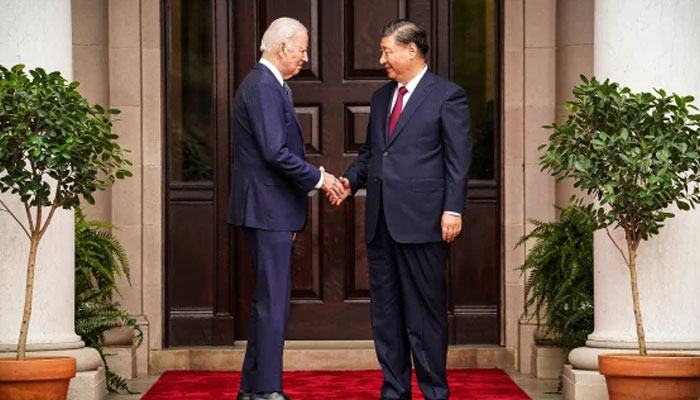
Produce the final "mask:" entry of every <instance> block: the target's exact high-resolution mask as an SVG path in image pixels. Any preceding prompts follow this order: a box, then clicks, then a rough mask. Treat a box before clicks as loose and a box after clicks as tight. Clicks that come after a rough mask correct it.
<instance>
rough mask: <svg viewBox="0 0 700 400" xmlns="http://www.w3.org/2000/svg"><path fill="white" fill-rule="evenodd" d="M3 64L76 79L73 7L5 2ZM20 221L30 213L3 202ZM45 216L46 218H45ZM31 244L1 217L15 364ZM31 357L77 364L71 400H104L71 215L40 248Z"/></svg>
mask: <svg viewBox="0 0 700 400" xmlns="http://www.w3.org/2000/svg"><path fill="white" fill-rule="evenodd" d="M0 10H2V12H1V13H0V37H2V38H3V40H2V42H0V64H2V65H4V66H5V67H8V68H9V67H11V66H13V65H15V64H20V63H21V64H25V65H26V69H27V70H28V69H31V68H35V67H42V68H44V69H46V70H47V71H60V72H61V74H62V75H63V76H64V77H66V79H68V80H70V79H71V78H72V76H73V73H72V72H73V64H72V52H71V46H72V43H71V2H70V0H55V1H50V2H46V1H43V0H0ZM0 197H1V198H2V200H3V202H4V203H5V204H7V205H8V207H9V208H10V209H12V210H13V212H14V213H15V215H17V216H18V217H19V218H20V219H22V220H26V218H25V217H24V213H23V212H22V211H23V206H22V204H21V203H20V201H19V199H17V197H16V196H15V195H12V194H7V193H6V194H0ZM45 215H46V213H45ZM28 253H29V240H28V239H27V238H26V236H25V235H24V233H23V232H22V230H21V228H20V227H19V225H18V224H17V223H16V222H15V221H14V220H13V219H12V218H11V217H10V216H9V215H8V214H7V213H5V212H0V260H2V262H0V357H13V356H14V355H15V353H14V352H15V350H16V347H17V342H18V340H19V330H20V324H21V321H22V311H23V306H24V297H25V296H24V290H25V283H26V265H27V256H28ZM27 347H28V349H29V351H30V352H31V353H32V354H31V355H32V356H35V355H65V356H70V357H75V358H76V359H77V362H78V371H79V372H78V376H77V377H76V378H75V379H73V381H72V382H71V388H70V392H69V399H78V398H80V399H95V398H103V397H104V371H103V370H102V364H101V360H100V357H99V354H98V353H97V351H96V350H94V349H91V348H85V345H84V343H83V342H82V341H81V340H80V337H79V336H78V335H76V334H75V330H74V222H73V211H72V210H59V211H57V212H56V214H55V215H54V218H53V221H52V222H51V225H50V226H49V229H48V230H47V232H46V235H45V236H44V238H43V239H42V242H41V244H40V246H39V252H38V256H37V265H36V277H35V288H34V302H33V311H32V317H31V321H30V326H29V337H28V346H27Z"/></svg>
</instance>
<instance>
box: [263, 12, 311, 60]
mask: <svg viewBox="0 0 700 400" xmlns="http://www.w3.org/2000/svg"><path fill="white" fill-rule="evenodd" d="M299 31H306V27H305V26H304V24H302V23H301V22H299V21H297V20H296V19H294V18H289V17H282V18H277V19H276V20H274V21H272V23H271V24H270V26H268V27H267V30H266V31H265V33H264V34H263V37H262V40H261V41H260V51H261V52H263V53H265V52H268V51H273V50H274V49H275V47H277V46H279V45H280V44H282V43H288V42H289V39H291V38H292V37H294V35H296V34H297V32H299Z"/></svg>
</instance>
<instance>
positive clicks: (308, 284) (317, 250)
mask: <svg viewBox="0 0 700 400" xmlns="http://www.w3.org/2000/svg"><path fill="white" fill-rule="evenodd" d="M164 1H165V2H166V4H167V7H166V8H165V9H166V10H170V11H166V19H167V18H170V20H168V21H170V22H168V21H166V28H167V29H166V32H170V33H169V34H170V36H169V37H167V36H166V41H167V42H168V43H169V46H168V49H169V53H168V52H166V60H170V62H169V63H167V65H169V67H168V68H169V69H168V77H167V82H166V87H167V88H168V93H169V96H168V99H169V101H168V105H167V107H168V121H169V123H168V137H167V140H168V143H172V145H175V139H177V137H178V136H177V134H178V133H177V130H176V128H177V126H176V124H172V123H170V121H171V119H172V120H175V119H176V117H177V115H178V114H177V113H176V112H175V111H176V110H178V108H177V107H178V103H177V100H178V99H180V101H182V99H181V98H177V96H172V93H173V92H179V91H181V89H180V87H181V86H182V85H183V79H182V76H179V75H178V74H177V72H178V69H177V68H176V67H177V65H178V64H177V62H176V61H177V60H178V58H177V55H178V53H179V52H182V43H184V42H183V40H182V38H179V39H178V36H177V34H178V32H185V30H184V29H183V27H182V26H181V27H180V30H179V31H178V29H172V28H173V24H174V23H183V22H182V21H183V19H182V18H181V17H180V19H178V20H177V21H175V22H173V21H171V20H172V19H173V18H172V16H170V17H168V15H171V14H173V13H172V12H171V11H172V5H173V4H175V5H181V4H180V3H181V2H182V1H183V0H179V2H178V1H176V0H164ZM484 1H487V2H488V1H489V0H461V1H459V0H453V1H450V2H442V1H438V0H432V1H431V0H420V1H419V0H394V1H388V0H387V1H376V0H354V1H353V0H343V1H341V0H337V1H335V0H334V1H321V0H293V1H291V0H235V1H226V0H212V2H213V3H212V4H213V10H214V15H213V16H211V19H212V21H213V22H212V24H213V26H211V28H210V29H211V32H213V36H214V38H213V39H210V41H211V42H212V43H211V46H212V54H213V56H212V57H213V61H212V63H213V69H212V74H213V77H212V81H213V82H215V85H214V88H213V89H212V90H211V93H210V96H211V97H210V101H211V102H212V103H211V104H214V108H213V111H212V113H211V115H210V118H211V121H212V124H211V128H210V129H209V132H210V135H212V138H211V142H212V143H213V147H214V149H215V150H213V158H214V159H213V163H214V167H213V175H214V176H213V177H211V178H210V180H209V181H205V182H191V183H188V182H185V183H183V182H179V181H176V180H175V179H174V177H172V176H171V177H169V178H168V179H169V180H168V182H169V186H168V188H169V189H168V191H167V192H168V199H167V201H168V216H167V219H166V221H167V225H168V226H167V232H168V238H167V241H168V243H167V248H168V253H167V254H168V259H167V261H166V263H167V266H166V272H167V275H168V281H167V282H168V288H167V310H166V312H167V315H168V316H167V321H168V322H167V326H166V330H167V331H166V337H167V343H166V344H167V345H170V346H173V345H203V344H231V343H232V342H233V340H239V339H244V338H245V336H246V332H247V327H248V314H249V307H250V298H251V296H252V290H253V279H252V267H251V262H250V258H249V255H248V251H247V248H246V244H245V240H244V239H243V235H242V233H241V232H240V230H238V229H235V228H229V227H228V226H227V225H226V224H225V222H224V221H225V217H226V201H227V198H228V190H229V187H230V186H229V185H230V182H229V181H228V179H229V171H230V168H231V165H232V163H233V160H232V159H231V154H232V153H231V151H230V148H231V142H230V140H231V136H232V135H231V132H230V131H229V129H230V128H229V126H230V123H229V115H230V112H231V106H232V104H231V102H232V99H233V95H234V93H235V89H236V88H237V86H238V85H239V84H240V82H241V81H242V80H243V78H244V77H245V75H246V74H247V73H248V71H249V70H250V68H251V67H252V66H253V65H254V64H255V63H256V62H257V60H258V59H259V57H260V52H259V42H260V38H261V37H262V34H263V32H264V30H265V28H266V27H267V26H268V24H269V23H270V22H271V21H272V20H274V19H275V18H277V17H280V16H290V17H293V18H296V19H298V20H300V21H301V22H302V23H303V24H304V25H305V26H307V27H308V28H309V39H310V40H309V58H310V62H309V63H307V64H306V65H304V67H303V69H302V72H301V73H300V74H299V75H298V76H297V77H295V78H294V79H292V80H291V81H290V86H291V88H292V90H293V92H294V102H295V109H296V111H297V113H298V115H299V119H300V122H301V124H302V127H303V135H304V140H305V142H306V152H307V160H308V161H309V162H311V163H313V164H314V165H317V166H321V165H322V166H324V167H325V168H326V170H328V171H329V172H331V173H335V174H340V173H342V172H343V171H344V170H345V169H346V168H347V167H348V166H349V165H350V164H351V163H352V161H353V160H354V159H355V157H356V156H357V152H358V151H359V148H360V146H361V145H362V144H363V143H364V141H365V136H366V127H367V122H368V118H369V112H370V109H369V99H370V97H371V94H372V93H373V92H374V91H375V90H377V89H378V88H379V87H381V86H382V85H383V84H384V83H385V82H387V78H386V74H385V71H384V69H383V68H382V67H381V65H379V50H378V48H379V39H380V38H379V30H380V29H381V27H382V26H383V25H384V24H385V23H386V22H388V21H389V20H392V19H395V18H399V17H408V18H412V19H414V20H416V21H418V22H419V23H421V24H423V25H424V26H425V27H426V29H427V31H428V34H429V38H430V40H431V48H430V52H429V56H428V61H429V65H430V68H431V70H433V71H434V72H436V73H438V74H440V75H442V76H444V77H447V78H450V77H452V76H453V75H456V76H457V77H458V78H459V77H460V76H468V77H470V79H462V78H460V79H461V80H462V81H464V83H462V82H458V83H460V84H462V85H463V86H465V87H468V86H469V85H471V86H473V87H474V88H476V89H474V90H482V89H481V87H479V86H478V85H477V84H478V83H479V82H480V81H481V80H483V79H489V76H482V75H479V76H473V74H472V73H471V72H469V73H466V74H465V73H462V74H461V75H460V73H457V74H455V71H454V69H455V68H462V64H459V63H455V62H454V60H453V57H452V52H453V47H454V46H453V45H452V43H453V42H454V41H457V40H464V38H461V37H458V36H460V35H462V36H464V35H470V34H471V33H469V32H468V31H467V33H464V32H465V31H464V29H463V28H459V29H451V28H450V26H452V25H454V26H457V27H462V25H463V24H462V25H460V24H451V23H450V22H449V21H450V19H451V18H452V17H453V11H454V10H453V9H457V10H458V11H459V10H463V9H466V10H467V11H459V12H461V13H464V12H467V13H473V12H474V11H473V9H474V8H473V7H472V8H469V7H466V8H465V7H464V4H461V3H464V2H467V3H469V4H468V5H470V6H473V4H471V3H473V2H481V3H483V2H484ZM492 2H493V4H496V5H497V2H496V1H492ZM176 3H177V4H176ZM459 7H462V8H459ZM495 7H496V8H495V11H496V12H497V10H498V7H497V6H495ZM475 9H476V10H477V11H478V12H479V13H482V17H483V18H487V17H485V15H487V14H486V13H485V11H483V7H482V8H478V7H477V8H475ZM479 10H481V11H479ZM168 12H171V14H168ZM173 15H174V14H173ZM190 18H192V17H190ZM460 18H461V17H460ZM205 19H206V18H205ZM178 21H179V22H178ZM492 23H494V24H495V23H496V21H495V20H494V21H492ZM484 24H486V25H488V22H487V23H484V22H483V21H482V25H484ZM483 28H484V26H479V28H475V29H483ZM491 28H492V29H494V27H491ZM460 29H461V30H460ZM173 32H174V33H173ZM179 34H180V35H182V33H179ZM498 42H499V41H498V40H495V41H494V40H492V45H494V49H492V51H491V53H489V54H491V55H492V56H494V57H495V56H496V53H497V52H496V51H495V46H496V44H497V43H498ZM460 43H461V42H460ZM494 43H496V44H494ZM200 44H201V43H200ZM178 46H180V49H179V50H178V49H177V47H178ZM458 50H459V52H458V55H459V54H471V55H469V57H472V58H474V57H475V56H474V55H473V54H472V53H469V51H467V50H469V49H467V50H465V49H463V48H461V47H460V48H458ZM482 53H483V51H482ZM459 57H462V56H459ZM476 58H478V57H476ZM482 58H483V57H482ZM459 60H462V59H461V58H460V59H459ZM460 62H461V61H460ZM478 62H479V63H480V65H481V67H480V68H479V69H477V70H478V71H481V72H483V71H484V70H487V69H489V68H491V69H494V70H495V71H491V75H490V78H493V77H494V76H497V75H498V74H497V69H496V68H495V67H494V65H496V66H497V65H499V63H498V62H497V60H495V61H494V62H491V63H490V64H487V63H483V62H481V61H478ZM482 64H483V65H482ZM467 65H469V64H467ZM460 71H461V70H460ZM470 71H471V69H470ZM481 72H480V73H481ZM185 83H186V82H185ZM495 85H497V83H495ZM471 86H469V87H471ZM492 86H493V85H492ZM490 93H491V97H492V98H493V96H494V93H497V91H492V92H490ZM487 97H488V96H485V95H481V94H479V95H477V96H475V99H474V100H472V101H471V102H470V107H479V113H482V110H483V105H482V103H484V102H485V101H486V100H485V99H486V98H487ZM472 102H473V103H474V104H472ZM491 107H494V104H493V103H492V104H491ZM491 110H492V111H491V112H492V113H491V117H492V119H490V120H488V121H487V123H490V124H491V126H490V128H489V129H485V130H481V131H480V135H482V136H483V137H488V135H489V134H490V135H491V139H492V142H491V144H490V145H491V147H490V148H489V147H488V143H487V145H486V147H484V148H485V149H487V150H488V149H491V151H492V152H493V154H497V153H498V151H499V148H498V146H499V145H498V143H499V141H498V139H497V137H498V135H497V132H499V128H498V126H497V122H496V121H498V118H496V116H495V115H494V113H493V108H492V109H491ZM193 112H195V113H196V111H193ZM482 114H483V113H482ZM484 115H485V114H484ZM200 117H201V116H200ZM480 121H481V120H480ZM483 132H486V134H485V136H484V135H483ZM479 157H480V159H481V158H483V157H482V156H479ZM497 160H498V159H497V158H493V157H492V158H491V159H490V160H486V161H484V162H482V164H483V163H486V164H488V163H489V162H491V164H492V168H491V170H490V171H492V175H491V176H489V177H488V179H483V178H482V177H481V176H479V177H478V180H474V181H470V194H469V207H468V209H467V213H466V215H465V219H464V233H463V235H462V236H461V237H460V238H459V239H458V240H457V241H456V242H455V244H453V245H452V246H451V253H450V257H449V263H448V266H447V268H448V288H446V290H447V291H448V302H449V304H448V307H449V315H448V318H449V321H450V341H451V343H491V344H498V343H499V332H500V329H499V315H500V311H499V304H500V287H501V283H500V262H499V253H500V240H499V237H500V236H499V229H498V227H499V210H500V206H499V183H498V173H497V165H495V164H497V162H498V161H497ZM174 161H177V162H179V163H180V164H182V163H183V162H184V161H183V160H173V162H174ZM185 161H186V160H185ZM169 162H170V161H169ZM480 162H481V161H480ZM180 164H178V165H180ZM480 165H481V164H480ZM494 171H495V173H493V172H494ZM182 193H189V194H188V195H187V196H183V195H182ZM323 197H324V196H323V194H322V193H320V192H317V193H313V194H311V195H310V196H309V199H308V220H307V224H306V228H305V229H304V231H303V232H300V233H299V234H298V236H297V240H296V242H295V244H294V250H293V259H292V306H291V315H290V321H289V326H288V331H287V338H288V339H306V340H310V339H316V340H327V339H369V338H371V326H370V320H369V271H368V265H367V250H366V246H365V244H364V211H365V209H364V207H365V203H364V200H365V191H364V189H361V190H360V191H359V192H358V193H357V195H356V196H355V197H354V198H353V199H350V200H349V201H348V202H346V203H344V204H343V205H341V206H340V207H339V208H336V209H334V208H332V207H331V206H330V205H329V204H328V202H327V201H326V200H325V199H324V198H323ZM194 245H196V247H197V249H195V250H193V251H194V252H195V253H196V256H183V255H182V253H183V252H184V250H183V249H185V247H183V246H188V247H187V249H192V248H193V247H194ZM188 251H189V250H188ZM193 257H194V258H193ZM192 274H198V275H197V276H196V277H195V278H190V277H191V275H192Z"/></svg>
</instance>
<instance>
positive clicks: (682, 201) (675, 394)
mask: <svg viewBox="0 0 700 400" xmlns="http://www.w3.org/2000/svg"><path fill="white" fill-rule="evenodd" d="M581 79H582V80H583V83H582V84H580V85H578V86H576V87H575V88H574V90H573V94H574V97H575V100H574V101H571V102H568V103H566V107H567V109H568V110H569V112H570V114H569V117H568V119H567V121H566V122H565V123H563V124H561V125H557V124H552V125H550V126H547V127H546V128H549V129H551V130H552V134H551V136H550V137H549V143H548V144H544V145H542V146H541V147H540V148H546V151H545V152H544V154H543V155H542V156H541V158H540V164H541V165H542V167H543V170H544V169H547V170H549V171H551V172H552V174H554V175H558V176H559V177H558V181H560V180H563V179H566V178H571V179H573V182H574V186H575V187H577V188H579V189H581V190H582V191H583V192H585V193H587V194H588V195H589V196H591V198H592V199H593V200H594V202H593V204H587V205H586V207H587V208H588V209H589V210H590V211H591V212H592V213H593V215H594V217H595V219H596V222H597V224H598V227H599V228H601V229H606V231H607V233H608V236H609V237H610V239H611V240H612V241H613V243H615V247H616V248H617V250H618V251H619V252H620V254H621V255H622V257H623V258H624V260H625V263H626V264H627V266H628V268H629V272H630V284H631V288H632V302H633V307H634V317H635V323H636V328H637V329H636V330H637V339H638V343H639V355H634V354H631V355H601V356H600V357H599V371H600V372H601V373H602V374H603V375H605V376H606V383H607V386H608V393H609V395H610V398H611V399H620V398H624V399H647V398H649V399H651V398H653V399H691V398H692V399H697V398H698V396H700V358H698V357H683V356H679V355H671V354H653V355H648V354H647V345H646V339H645V336H644V325H643V321H642V310H641V309H640V306H639V291H638V286H637V250H638V248H639V246H640V245H641V244H642V242H644V241H645V240H648V239H649V238H651V237H653V236H654V235H656V234H658V233H659V230H660V229H661V228H662V227H663V225H664V221H665V220H666V219H668V218H672V217H673V216H674V214H673V213H672V212H670V210H669V207H671V206H673V205H675V206H677V207H678V209H680V210H688V209H690V208H691V207H693V208H694V207H695V205H696V204H698V203H699V202H700V189H699V188H698V186H696V183H697V182H699V181H700V156H699V155H700V132H699V131H698V127H699V126H700V123H699V122H700V115H698V114H697V113H695V111H696V110H697V108H696V107H694V106H693V105H692V104H691V102H692V101H693V97H691V96H679V95H676V94H670V95H669V94H667V93H666V92H664V91H663V90H658V89H657V90H655V92H654V93H646V92H644V93H633V92H632V91H631V90H630V89H629V88H626V87H620V85H619V84H617V83H614V82H610V81H609V80H605V81H604V82H600V81H598V80H597V79H595V78H591V79H590V80H589V79H587V78H586V77H584V76H581ZM578 201H579V204H584V203H585V200H584V199H578ZM610 228H613V229H615V228H616V229H621V230H622V231H624V234H625V243H624V244H622V245H621V244H620V243H616V241H615V240H614V239H613V236H612V235H611V233H610V230H609V229H610ZM623 247H624V249H623ZM657 378H658V379H657ZM630 390H631V391H636V392H632V393H631V394H630V393H629V392H628V391H630Z"/></svg>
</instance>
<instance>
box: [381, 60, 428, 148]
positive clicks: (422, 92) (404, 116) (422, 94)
mask: <svg viewBox="0 0 700 400" xmlns="http://www.w3.org/2000/svg"><path fill="white" fill-rule="evenodd" d="M433 80H434V77H433V74H432V73H431V72H430V71H427V72H426V73H425V75H424V76H423V79H421V80H420V82H418V86H416V90H415V92H414V93H412V94H411V97H409V98H408V103H406V105H405V106H404V108H403V111H401V116H400V117H399V122H398V123H397V124H396V128H394V133H393V134H392V135H391V139H389V143H387V147H389V146H391V144H392V143H394V141H395V140H396V138H397V137H398V136H399V135H400V134H401V132H402V131H403V128H405V127H406V125H407V124H408V120H409V119H411V116H412V115H413V114H414V113H415V112H416V110H417V109H418V106H420V104H421V103H422V102H423V100H425V98H426V97H428V93H430V91H431V90H432V86H433ZM389 101H391V98H390V99H389ZM387 130H388V127H387ZM385 136H386V135H385Z"/></svg>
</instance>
